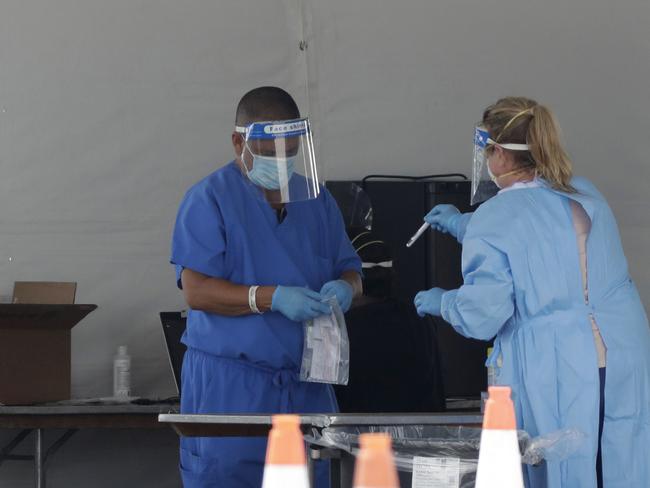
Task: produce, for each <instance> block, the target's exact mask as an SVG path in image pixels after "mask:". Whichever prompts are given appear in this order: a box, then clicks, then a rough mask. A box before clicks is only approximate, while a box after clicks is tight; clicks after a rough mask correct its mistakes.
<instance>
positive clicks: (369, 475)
mask: <svg viewBox="0 0 650 488" xmlns="http://www.w3.org/2000/svg"><path fill="white" fill-rule="evenodd" d="M359 442H360V444H361V450H360V451H359V455H358V456H357V462H356V464H355V467H354V488H399V481H398V480H397V470H396V469H395V461H394V460H393V453H392V452H391V441H390V436H389V435H388V434H361V436H360V438H359Z"/></svg>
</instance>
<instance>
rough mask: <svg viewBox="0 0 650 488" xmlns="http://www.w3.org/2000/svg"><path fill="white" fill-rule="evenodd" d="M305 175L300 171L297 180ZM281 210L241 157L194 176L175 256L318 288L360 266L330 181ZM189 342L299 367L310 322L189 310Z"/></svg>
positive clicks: (231, 272) (241, 276)
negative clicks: (328, 185)
mask: <svg viewBox="0 0 650 488" xmlns="http://www.w3.org/2000/svg"><path fill="white" fill-rule="evenodd" d="M300 178H302V176H299V175H295V176H294V177H293V179H292V184H302V185H304V184H305V182H304V181H297V180H299V179H300ZM285 208H286V217H285V218H284V220H283V221H282V222H281V223H280V222H279V221H278V218H277V214H276V211H275V210H274V209H273V208H271V206H270V205H269V204H268V203H267V202H266V201H264V200H262V199H260V197H259V191H258V190H257V188H256V187H254V186H253V185H252V183H250V181H249V180H248V179H247V178H246V177H245V176H244V175H243V174H242V173H241V171H240V169H239V167H238V166H237V164H236V163H235V162H231V163H229V164H227V165H226V166H224V167H223V168H221V169H219V170H217V171H215V172H214V173H212V174H211V175H209V176H208V177H206V178H204V179H203V180H201V181H200V182H198V183H197V184H195V185H194V186H193V187H192V188H190V190H189V191H188V192H187V194H186V195H185V197H184V199H183V201H182V203H181V205H180V208H179V210H178V216H177V218H176V225H175V228H174V234H173V239H172V251H171V263H172V264H174V265H176V279H177V284H178V286H179V287H180V286H181V284H180V273H181V271H182V269H183V268H189V269H192V270H194V271H197V272H199V273H202V274H204V275H207V276H211V277H214V278H221V279H224V280H228V281H230V282H232V283H236V284H241V285H246V286H251V285H260V286H264V285H271V286H274V285H284V286H305V287H308V288H310V289H312V290H314V291H319V290H320V289H321V287H322V286H323V284H325V283H326V282H327V281H330V280H334V279H338V278H339V277H340V276H341V274H342V273H343V272H344V271H349V270H353V271H357V272H359V273H360V272H361V260H360V259H359V257H358V256H357V254H356V253H355V252H354V249H353V247H352V245H351V244H350V241H349V239H348V236H347V234H346V232H345V226H344V224H343V219H342V217H341V213H340V211H339V209H338V207H337V205H336V202H335V200H334V199H333V198H332V196H331V195H330V193H329V192H328V191H327V190H326V189H325V188H323V187H321V192H320V195H319V196H318V198H316V199H314V200H308V201H302V202H292V203H288V204H286V207H285ZM182 342H183V343H184V344H186V345H187V346H188V347H192V348H195V349H198V350H201V351H204V352H206V353H209V354H213V355H215V356H221V357H227V358H234V359H243V360H246V361H251V362H253V363H256V364H259V365H262V366H266V367H271V368H276V369H285V368H286V369H293V370H298V369H299V368H300V363H301V358H302V347H303V328H302V325H301V324H300V323H298V322H294V321H291V320H289V319H287V318H286V317H284V316H283V315H282V314H280V313H279V312H266V313H264V314H263V315H257V314H250V315H245V316H240V317H227V316H223V315H218V314H213V313H207V312H202V311H199V310H190V311H189V313H188V318H187V329H186V332H185V335H184V336H183V339H182Z"/></svg>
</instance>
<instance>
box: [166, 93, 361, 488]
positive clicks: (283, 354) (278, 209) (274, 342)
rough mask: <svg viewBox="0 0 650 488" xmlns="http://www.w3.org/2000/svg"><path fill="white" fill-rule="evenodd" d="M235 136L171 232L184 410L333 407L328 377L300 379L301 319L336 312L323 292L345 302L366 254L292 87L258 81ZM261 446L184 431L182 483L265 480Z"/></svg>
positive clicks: (190, 486) (322, 472)
mask: <svg viewBox="0 0 650 488" xmlns="http://www.w3.org/2000/svg"><path fill="white" fill-rule="evenodd" d="M232 144H233V147H234V150H235V155H236V159H235V160H234V161H233V162H231V163H229V164H226V165H225V166H224V167H222V168H221V169H218V170H217V171H215V172H214V173H212V174H210V175H209V176H207V177H206V178H205V179H203V180H201V181H199V182H198V183H197V184H195V185H194V186H193V187H191V188H190V190H189V191H188V192H187V194H186V195H185V197H184V198H183V201H182V203H181V205H180V208H179V210H178V216H177V220H176V225H175V228H174V234H173V241H172V252H171V262H172V263H173V264H174V265H175V266H176V271H177V282H178V286H179V287H181V288H182V290H183V293H184V296H185V298H186V301H187V303H188V305H189V312H188V318H187V330H186V332H185V335H184V336H183V339H182V341H183V342H184V343H185V344H186V345H187V348H188V349H187V353H186V354H185V359H184V362H183V370H182V395H181V412H182V413H194V414H196V413H279V412H300V413H328V412H336V411H337V404H336V400H335V397H334V394H333V390H332V388H331V386H330V385H325V384H321V383H305V382H300V381H299V372H300V365H301V358H302V348H303V325H302V322H303V321H305V320H308V319H311V318H314V317H316V316H319V315H323V314H326V313H328V312H329V310H330V308H329V305H326V304H324V303H323V301H322V300H323V299H324V298H326V297H332V296H335V297H336V298H337V300H338V302H339V304H340V305H341V308H342V309H343V310H347V309H348V308H349V306H350V302H351V301H352V298H353V297H354V296H355V295H357V294H359V293H360V291H361V281H360V271H361V262H360V260H359V258H358V256H357V255H356V253H355V252H354V249H353V248H352V245H351V244H350V241H349V240H348V237H347V235H346V232H345V228H344V224H343V221H342V218H341V215H340V212H339V210H338V207H337V206H336V203H335V201H334V200H333V198H332V197H331V195H330V194H329V193H328V192H327V190H326V189H325V188H324V187H322V186H319V185H318V183H317V180H316V178H317V174H316V173H315V171H314V168H316V164H315V161H314V160H313V142H312V140H311V133H310V128H309V121H308V120H307V119H300V114H299V112H298V107H297V106H296V104H295V102H294V100H293V99H292V98H291V96H290V95H289V94H288V93H287V92H285V91H284V90H281V89H280V88H275V87H261V88H257V89H254V90H252V91H250V92H248V93H247V94H246V95H245V96H244V97H243V98H242V99H241V101H240V103H239V106H238V108H237V114H236V130H235V132H234V133H233V134H232ZM265 450H266V439H265V438H189V437H184V438H182V439H181V449H180V469H181V476H182V479H183V484H184V486H185V487H187V488H195V487H196V488H198V487H201V488H206V487H219V488H239V487H241V488H244V487H246V488H253V487H256V488H259V487H260V486H261V483H262V474H263V468H264V457H265ZM319 464H324V463H319ZM326 468H327V466H326V465H323V466H321V467H320V468H319V469H318V470H317V471H318V472H317V486H319V487H325V486H327V482H328V480H327V470H326Z"/></svg>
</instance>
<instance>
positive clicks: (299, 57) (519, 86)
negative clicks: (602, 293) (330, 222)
mask: <svg viewBox="0 0 650 488" xmlns="http://www.w3.org/2000/svg"><path fill="white" fill-rule="evenodd" d="M304 2H305V3H304V5H301V4H300V1H299V0H267V1H264V2H261V1H253V0H240V1H237V2H234V1H221V2H214V1H212V2H209V1H198V0H194V1H188V2H176V1H171V0H136V1H134V0H112V1H110V2H105V1H101V0H84V1H81V0H57V1H49V2H48V1H45V0H34V1H32V2H24V1H19V0H3V1H2V2H1V4H0V167H1V168H2V178H0V224H2V225H1V229H2V230H1V231H0V295H9V294H11V286H12V284H13V282H14V281H15V280H61V281H64V280H69V281H77V282H78V283H79V289H78V295H77V302H78V303H97V304H98V305H99V307H100V308H99V309H98V310H97V311H95V312H93V313H92V314H91V315H90V316H89V317H88V318H87V319H85V320H84V321H83V322H82V323H81V324H80V325H79V326H78V327H76V328H75V329H74V330H73V334H72V337H73V349H72V352H73V364H72V366H73V394H74V396H76V397H88V396H105V395H107V394H110V392H111V362H112V356H113V354H114V352H115V349H116V348H117V346H118V345H119V344H127V345H128V346H129V350H130V353H131V355H132V358H133V365H132V378H133V391H134V393H135V394H137V395H141V396H148V397H165V396H169V395H171V394H173V393H174V389H173V383H172V380H171V376H170V372H169V369H168V363H167V359H166V357H165V352H164V346H163V339H162V336H161V332H160V325H159V321H158V317H157V313H158V312H159V311H161V310H178V309H180V308H182V307H183V301H182V297H181V295H180V293H179V292H178V291H177V290H176V289H175V287H174V276H173V271H172V269H171V267H170V266H169V265H168V254H169V238H170V233H171V229H172V226H173V220H174V217H175V213H176V208H177V205H178V203H179V201H180V199H181V198H182V195H183V193H184V191H186V190H187V188H188V187H189V186H190V185H191V184H192V183H193V182H195V181H197V180H199V179H200V178H202V177H203V176H205V175H207V174H208V173H209V172H210V171H212V170H213V169H215V168H217V167H218V166H220V165H221V164H223V163H225V162H227V161H228V160H229V159H231V158H232V146H231V144H230V133H231V131H232V126H233V122H234V121H233V117H234V109H235V105H236V103H237V101H238V99H239V97H240V96H241V95H242V94H243V93H245V92H246V91H247V90H248V89H250V88H253V87H255V86H258V85H262V84H275V85H279V86H282V87H285V88H287V89H288V90H289V91H290V92H292V93H293V94H294V95H295V96H296V98H297V100H298V102H299V105H300V106H301V109H303V111H310V112H311V113H312V116H313V117H314V124H315V126H316V129H317V140H318V144H319V151H318V156H319V157H320V158H321V159H322V160H323V162H324V163H325V166H326V177H328V178H330V179H344V178H358V177H361V176H363V175H366V174H368V173H399V174H428V173H437V172H449V171H452V172H458V171H460V172H465V173H469V171H470V162H471V144H472V128H473V124H474V123H475V122H476V121H478V120H479V119H480V116H481V112H482V109H483V108H484V107H485V106H486V105H487V104H489V103H491V102H492V101H494V100H496V99H497V98H498V97H501V96H505V95H511V94H517V95H526V96H530V97H533V98H537V99H539V100H540V101H542V102H544V103H546V104H548V105H550V106H551V108H552V109H554V110H555V111H556V113H557V115H558V118H559V120H560V123H561V125H562V128H563V131H564V135H565V139H566V142H567V147H568V149H569V152H570V154H571V156H572V157H573V159H574V161H575V166H576V171H577V172H578V173H579V174H581V175H584V176H587V177H589V178H591V179H592V180H593V181H594V182H595V183H596V184H597V185H598V186H599V187H600V189H601V190H602V191H603V193H604V194H605V196H606V197H607V198H608V199H609V201H610V203H611V204H612V207H613V209H614V212H615V213H616V215H617V217H618V219H619V224H620V226H621V230H622V234H623V241H624V245H625V248H626V251H627V254H628V258H629V261H630V267H631V271H632V275H633V277H634V278H635V279H636V281H637V283H638V285H639V288H640V291H641V295H642V297H643V299H644V302H645V303H646V304H648V303H650V263H648V261H647V259H644V258H645V253H646V250H647V249H648V248H649V247H650V232H648V231H649V227H650V212H649V210H650V197H649V196H648V192H647V188H648V186H649V185H648V184H649V182H650V169H649V167H648V151H647V146H648V144H647V138H648V134H650V116H649V115H648V114H650V97H648V91H647V81H648V80H649V79H650V30H648V27H647V26H648V23H649V22H650V3H648V2H647V1H646V0H623V1H621V2H618V3H616V5H614V4H612V3H611V2H607V1H605V0H592V1H589V2H587V1H586V0H571V1H568V2H567V1H561V0H547V1H545V2H521V1H517V0H482V1H479V0H462V1H452V0H441V1H436V2H429V1H426V0H406V1H404V2H389V1H386V0H357V1H355V2H350V1H343V0H328V1H327V2H323V1H321V2H319V1H316V0H304ZM303 20H305V21H306V22H304V23H303ZM303 28H304V29H305V31H304V32H303ZM303 39H304V40H307V41H308V47H307V50H306V51H301V50H300V49H299V48H298V46H299V43H300V41H301V40H303ZM307 56H308V58H307ZM7 435H8V434H7V433H3V434H2V438H1V439H0V440H5V439H6V437H7ZM175 446H176V439H175V437H174V434H173V433H172V432H171V431H161V432H155V433H154V432H148V433H147V432H130V433H125V432H115V433H106V432H100V431H89V432H83V433H80V434H78V435H77V436H76V437H73V438H72V440H71V441H70V443H69V444H68V445H67V446H66V447H64V450H63V451H62V452H61V453H59V454H58V455H57V456H55V457H54V458H53V460H52V463H51V467H50V475H51V479H50V481H51V482H50V485H49V486H51V487H54V488H56V487H63V486H66V487H85V486H94V487H101V486H115V485H117V484H119V485H120V486H178V483H179V481H178V475H177V473H176V465H175V463H176V455H175V452H174V449H175ZM94 453H96V456H95V455H94ZM141 453H146V454H144V455H143V454H141ZM135 456H141V457H140V458H139V459H142V462H141V463H138V464H137V465H136V464H135V463H133V461H132V459H134V458H135ZM29 469H30V466H29V463H16V462H8V463H5V464H4V465H2V466H1V467H0V486H12V487H14V486H16V487H20V486H31V482H32V481H31V477H30V476H29ZM149 476H151V477H150V478H149ZM147 480H148V482H149V483H150V484H148V485H147Z"/></svg>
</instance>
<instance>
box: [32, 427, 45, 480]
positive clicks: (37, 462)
mask: <svg viewBox="0 0 650 488" xmlns="http://www.w3.org/2000/svg"><path fill="white" fill-rule="evenodd" d="M35 433H36V435H35V437H34V474H35V476H36V480H35V481H36V488H45V453H44V452H43V440H44V439H43V437H44V430H43V429H36V432H35Z"/></svg>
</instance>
